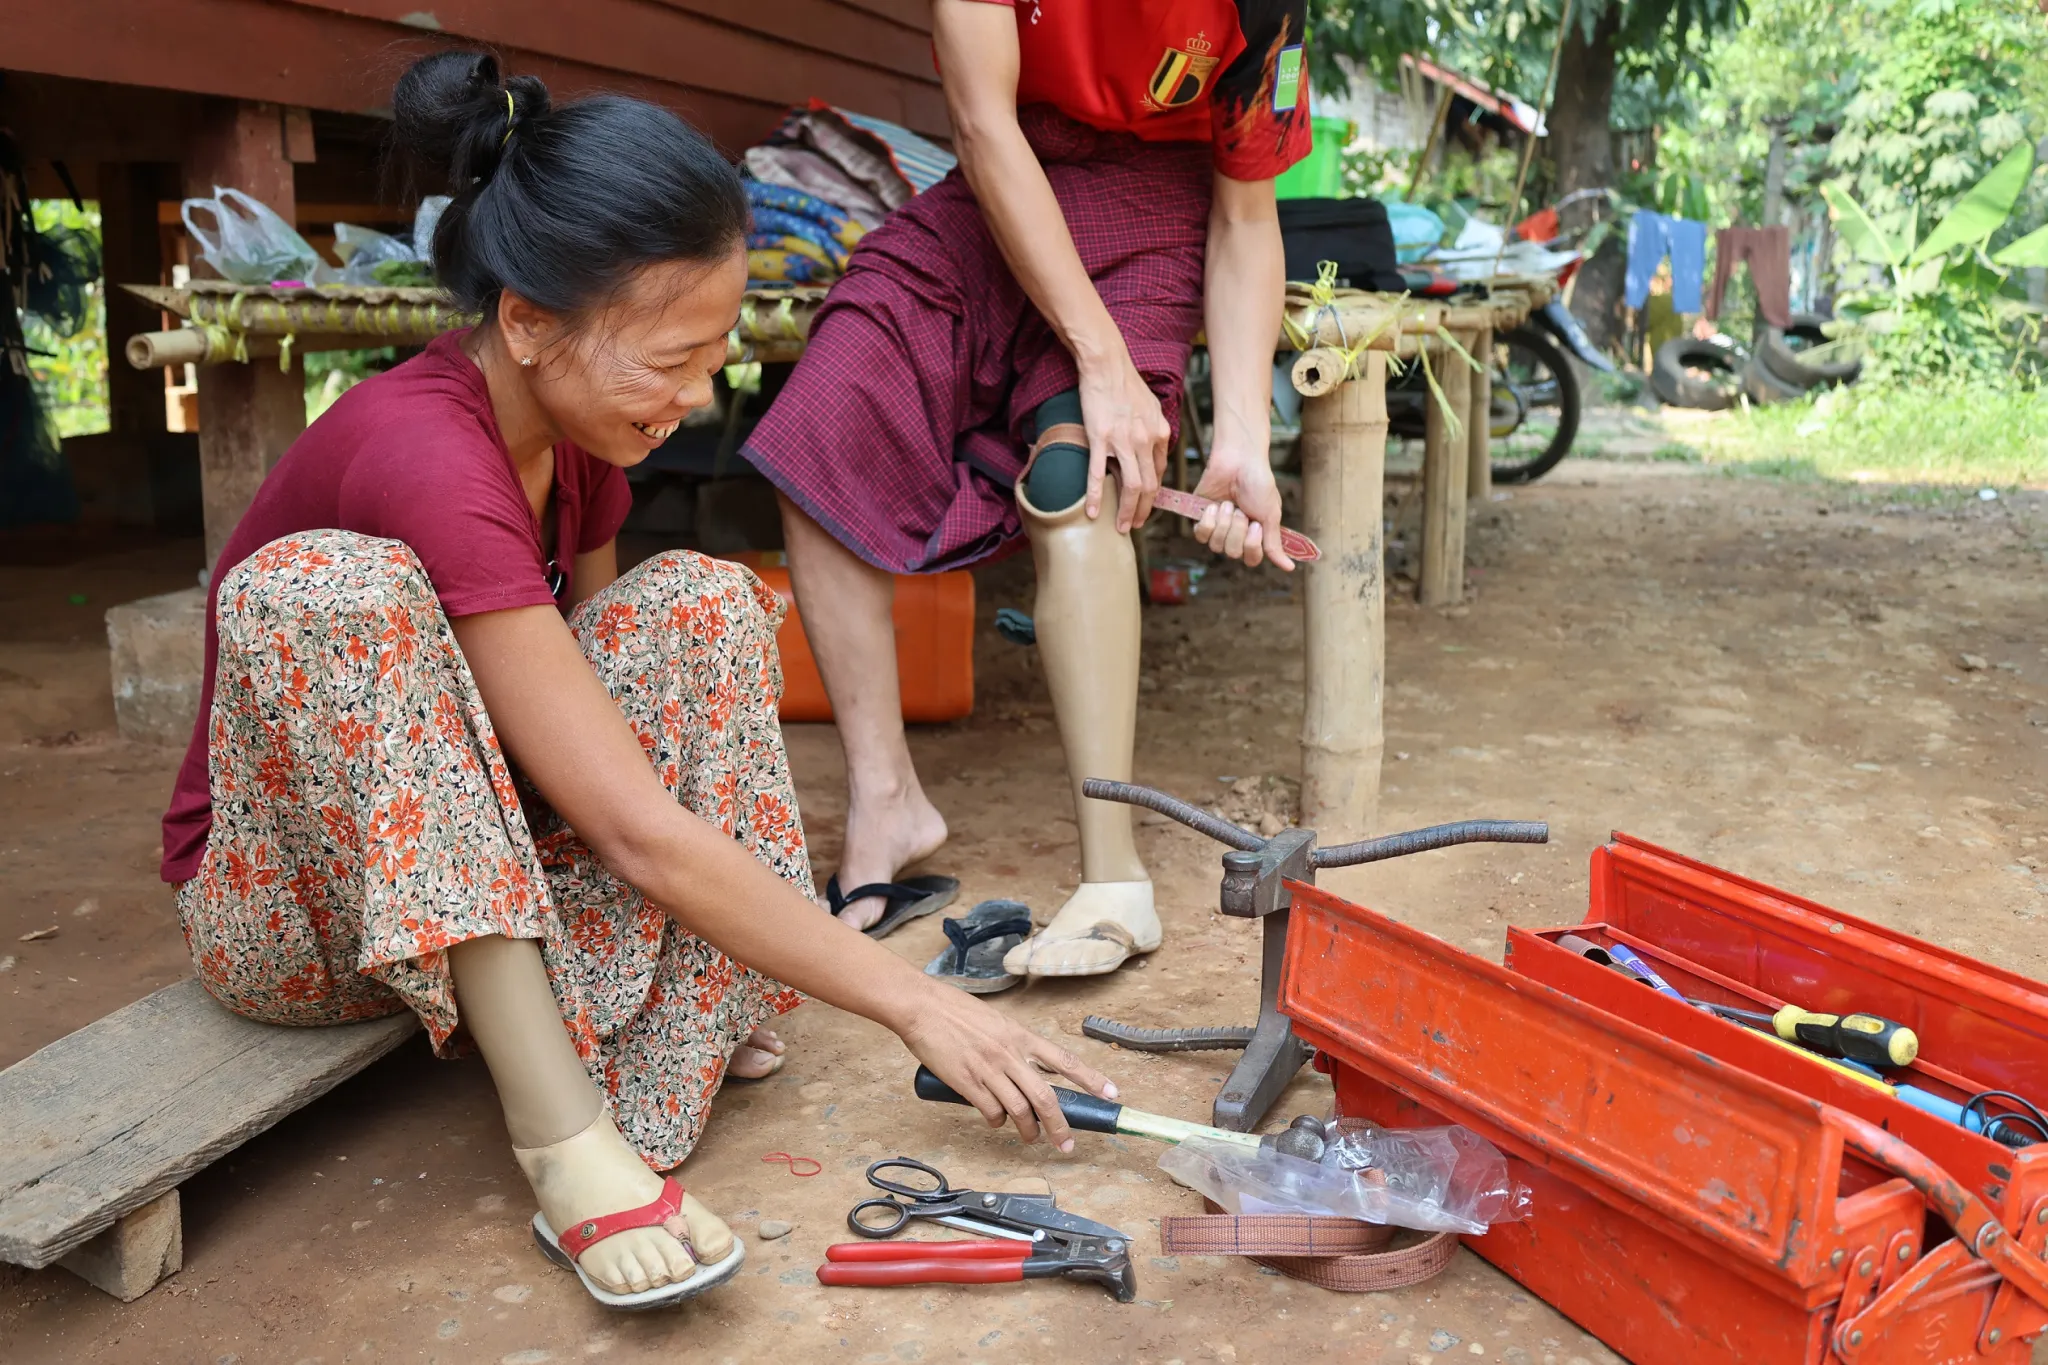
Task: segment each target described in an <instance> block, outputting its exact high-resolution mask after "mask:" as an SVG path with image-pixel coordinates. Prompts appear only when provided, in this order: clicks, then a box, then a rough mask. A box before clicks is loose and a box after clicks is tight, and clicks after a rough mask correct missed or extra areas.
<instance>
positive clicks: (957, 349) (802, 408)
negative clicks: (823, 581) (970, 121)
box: [745, 106, 1211, 573]
mask: <svg viewBox="0 0 2048 1365" xmlns="http://www.w3.org/2000/svg"><path fill="white" fill-rule="evenodd" d="M1019 120H1020V122H1021V123H1022V125H1023V128H1024V132H1025V136H1026V137H1027V138H1029V139H1030V142H1031V145H1032V148H1033V149H1034V150H1035V151H1036V152H1037V153H1038V158H1039V161H1040V163H1041V164H1042V165H1043V166H1044V167H1045V173H1046V178H1047V179H1048V180H1050V181H1051V182H1052V189H1053V194H1054V195H1055V196H1056V197H1057V198H1058V200H1059V205H1060V210H1061V212H1062V213H1063V214H1064V215H1065V217H1066V220H1067V230H1068V231H1069V232H1070V233H1072V235H1073V238H1074V245H1075V247H1076V248H1078V249H1079V251H1080V255H1081V263H1082V264H1083V265H1084V266H1086V267H1087V270H1088V275H1089V278H1090V279H1092V280H1094V281H1095V288H1096V291H1097V292H1098V293H1100V294H1101V296H1102V301H1103V303H1104V304H1105V305H1106V306H1107V307H1108V309H1109V315H1110V317H1111V318H1113V319H1114V320H1115V321H1116V325H1117V328H1118V330H1120V331H1121V332H1122V333H1123V338H1124V344H1125V345H1126V346H1128V347H1129V348H1130V352H1131V360H1132V362H1133V363H1134V364H1135V365H1136V366H1137V369H1138V373H1139V374H1141V375H1143V376H1144V377H1145V381H1146V382H1147V383H1148V384H1150V385H1151V387H1152V391H1153V392H1154V393H1156V394H1157V395H1158V396H1159V403H1160V407H1161V408H1162V409H1163V410H1164V412H1165V414H1166V419H1167V421H1168V422H1169V423H1170V424H1172V425H1173V426H1174V427H1175V428H1176V430H1177V429H1178V427H1179V417H1180V396H1181V383H1182V378H1183V374H1184V372H1185V370H1186V368H1187V360H1188V350H1189V347H1190V345H1191V343H1192V342H1193V340H1194V336H1195V333H1196V332H1197V331H1199V330H1200V328H1201V324H1202V260H1203V255H1204V248H1205V245H1206V242H1207V238H1208V218H1209V193H1210V184H1211V181H1210V175H1211V171H1210V165H1211V162H1210V151H1209V147H1208V144H1206V143H1189V142H1144V141H1142V140H1140V139H1138V138H1136V137H1133V136H1132V135H1130V134H1128V133H1105V132H1100V131H1098V130H1096V129H1093V128H1089V127H1087V126H1085V125H1083V124H1080V123H1076V122H1074V121H1073V120H1071V119H1068V118H1066V117H1065V116H1063V115H1061V114H1059V113H1057V112H1055V111H1054V110H1052V109H1051V108H1049V107H1044V106H1033V107H1031V108H1027V109H1025V110H1022V111H1021V112H1020V114H1019ZM1077 382H1078V380H1077V377H1076V373H1075V369H1074V361H1073V357H1072V356H1070V355H1069V354H1068V353H1067V350H1066V348H1065V347H1064V346H1062V345H1061V344H1060V342H1059V339H1058V338H1057V337H1056V336H1055V335H1054V334H1053V332H1052V329H1051V328H1050V327H1049V326H1048V325H1047V324H1046V322H1045V319H1044V318H1043V317H1042V316H1040V314H1039V312H1038V309H1037V308H1036V306H1034V305H1033V304H1032V302H1031V300H1030V299H1029V298H1028V297H1026V295H1025V293H1024V290H1023V288H1022V287H1021V286H1020V285H1018V283H1017V281H1016V279H1015V277H1014V276H1012V275H1011V273H1010V268H1009V265H1008V264H1007V263H1006V262H1005V261H1004V260H1003V256H1002V252H1001V250H1000V249H999V248H998V247H997V246H996V243H995V239H994V237H993V236H991V235H990V233H989V229H988V224H987V223H986V222H985V221H984V220H983V218H982V215H981V209H980V206H979V205H977V204H976V203H975V200H974V192H973V191H972V190H970V189H969V188H968V187H967V182H966V180H964V179H963V178H962V177H961V175H960V173H959V171H957V170H955V171H953V172H952V173H951V174H949V175H947V176H946V178H945V179H944V180H941V181H940V182H939V183H938V184H937V185H934V186H933V187H932V188H931V189H929V190H927V191H925V192H924V193H923V194H920V195H918V196H917V197H916V198H914V199H912V200H911V201H910V202H909V203H907V204H905V205H904V206H903V207H902V208H900V209H897V210H896V211H895V212H894V213H892V214H890V215H889V218H888V220H887V221H886V222H884V223H883V224H882V226H880V227H879V228H877V229H875V230H874V231H873V232H870V233H869V234H868V235H867V236H866V237H864V238H863V239H862V240H861V243H860V246H859V247H858V248H857V249H856V250H855V251H854V253H853V259H852V261H851V263H850V264H849V265H848V267H847V272H846V275H845V277H844V278H843V279H841V280H840V281H839V283H838V284H836V285H834V286H833V288H832V292H831V294H830V295H829V296H828V297H827V298H826V299H825V302H824V303H823V304H822V305H821V306H820V307H819V309H818V314H817V317H816V318H815V319H814V320H813V322H812V324H811V332H810V339H809V341H808V343H807V344H806V346H805V348H804V354H803V358H802V359H801V360H799V361H798V362H797V365H796V369H795V371H794V372H793V373H792V374H791V375H790V377H789V382H788V383H787V384H785V385H784V386H783V389H782V392H781V393H780V394H779V395H778V396H777V397H776V399H775V402H774V403H773V405H772V406H770V408H769V409H768V412H767V413H766V414H765V415H764V416H763V417H762V418H761V421H760V423H759V425H757V426H756V427H755V428H754V431H753V434H752V435H751V436H750V437H749V438H748V439H747V443H746V446H745V455H746V458H747V459H748V460H749V461H750V462H751V463H752V464H753V465H754V467H755V468H757V469H759V470H760V471H761V472H762V473H763V474H765V475H767V476H768V478H769V479H770V480H772V481H773V482H774V484H775V486H776V487H777V488H779V489H781V490H782V492H783V493H784V494H786V495H787V496H788V497H789V498H790V499H791V500H792V501H794V502H795V503H796V504H797V505H798V506H799V507H801V508H803V510H804V511H805V512H807V513H808V514H809V515H810V516H811V518H812V519H813V520H815V521H816V522H817V523H818V524H819V525H820V526H822V527H824V528H825V530H826V531H827V532H829V533H830V534H831V535H832V536H833V537H834V538H835V539H837V540H838V541H839V542H840V543H841V544H843V545H845V546H846V547H847V548H848V549H850V550H852V551H853V552H854V553H855V554H857V555H859V556H860V557H861V558H862V559H864V560H866V561H867V562H868V563H870V564H872V565H874V566H875V567H877V568H880V569H886V570H888V571H890V572H892V573H937V572H939V571H941V570H945V569H957V568H962V567H964V566H966V565H969V564H973V563H975V562H977V561H979V560H983V559H987V558H990V557H991V556H994V555H998V554H1002V553H1005V552H1007V551H1009V550H1011V549H1014V548H1015V547H1016V546H1017V545H1018V544H1019V543H1021V541H1022V540H1023V536H1024V528H1023V523H1022V521H1021V520H1020V519H1019V517H1018V514H1017V505H1016V501H1015V498H1014V496H1013V493H1012V487H1013V485H1014V484H1015V483H1016V481H1017V477H1018V475H1019V474H1021V473H1022V472H1023V468H1024V456H1025V452H1026V450H1027V448H1028V445H1029V441H1028V439H1027V438H1028V435H1029V433H1030V432H1031V430H1032V413H1033V411H1034V410H1035V409H1036V408H1037V407H1038V405H1039V404H1040V403H1042V402H1044V401H1045V400H1046V399H1047V398H1050V397H1051V396H1052V395H1054V394H1056V393H1059V392H1061V391H1062V390H1065V389H1071V388H1073V387H1074V386H1075V384H1076V383H1077Z"/></svg>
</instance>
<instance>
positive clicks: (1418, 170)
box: [1402, 81, 1451, 204]
mask: <svg viewBox="0 0 2048 1365" xmlns="http://www.w3.org/2000/svg"><path fill="white" fill-rule="evenodd" d="M1450 113H1451V86H1450V83H1449V82H1448V81H1446V82H1445V83H1444V92H1443V94H1441V95H1439V96H1438V97H1437V101H1436V117H1434V118H1432V119H1431V120H1430V121H1429V137H1428V138H1427V139H1425V140H1424V142H1423V144H1422V155H1421V156H1420V157H1418V158H1417V159H1416V162H1415V174H1413V175H1411V176H1409V177H1408V193H1407V194H1405V195H1403V196H1402V198H1404V199H1405V200H1407V201H1408V202H1409V203H1411V204H1412V203H1414V202H1415V191H1416V190H1418V189H1420V188H1422V177H1423V176H1424V175H1425V174H1427V173H1428V171H1429V158H1430V156H1431V155H1432V154H1434V153H1435V151H1436V143H1437V139H1438V138H1440V137H1442V136H1443V134H1444V123H1445V121H1446V120H1447V119H1448V118H1449V117H1450Z"/></svg>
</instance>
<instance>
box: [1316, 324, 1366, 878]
mask: <svg viewBox="0 0 2048 1365" xmlns="http://www.w3.org/2000/svg"><path fill="white" fill-rule="evenodd" d="M1358 363H1359V367H1360V370H1361V373H1360V375H1359V377H1358V378H1356V379H1352V380H1348V381H1346V382H1344V383H1340V384H1338V385H1337V386H1336V387H1335V388H1334V389H1333V390H1332V391H1331V392H1329V393H1327V394H1324V395H1322V396H1321V397H1316V398H1309V399H1306V400H1305V401H1304V402H1303V404H1302V412H1301V477H1302V502H1303V512H1304V518H1303V520H1304V526H1303V529H1304V530H1306V531H1307V532H1308V534H1309V537H1310V538H1311V539H1313V540H1314V541H1315V542H1316V544H1317V545H1319V546H1320V547H1321V548H1322V552H1323V558H1322V560H1321V562H1320V563H1318V564H1316V565H1315V566H1314V567H1313V568H1311V569H1309V570H1308V571H1307V573H1306V577H1305V579H1304V582H1303V585H1302V597H1303V604H1304V625H1305V630H1304V641H1303V653H1304V655H1305V666H1304V670H1303V677H1304V690H1305V694H1306V695H1305V697H1304V703H1303V706H1302V719H1301V820H1300V824H1301V826H1302V827H1303V828H1305V829H1313V830H1317V831H1319V832H1321V834H1322V835H1323V837H1324V838H1325V839H1327V840H1329V841H1330V842H1332V843H1335V842H1338V841H1341V840H1344V839H1356V838H1363V837H1365V836H1366V835H1368V834H1370V833H1371V832H1372V830H1373V829H1374V828H1375V821H1376V818H1377V816H1378V807H1379V792H1380V758H1381V751H1382V749H1383V747H1384V743H1385V736H1384V731H1383V729H1382V726H1381V717H1380V703H1381V691H1382V678H1383V675H1384V673H1385V667H1386V597H1385V579H1384V574H1383V572H1382V566H1383V563H1384V545H1383V537H1382V534H1381V524H1382V518H1383V516H1384V511H1383V507H1382V491H1383V488H1384V482H1385V480H1384V475H1385V469H1386V454H1387V392H1386V390H1387V358H1386V355H1385V353H1383V352H1380V351H1367V352H1366V353H1365V354H1364V355H1363V356H1361V357H1360V358H1359V362H1358Z"/></svg>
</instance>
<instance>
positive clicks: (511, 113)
mask: <svg viewBox="0 0 2048 1365" xmlns="http://www.w3.org/2000/svg"><path fill="white" fill-rule="evenodd" d="M518 121H519V106H518V105H516V104H514V103H513V102H512V92H511V91H510V90H507V91H506V92H505V136H503V137H502V138H499V139H498V150H499V151H501V152H502V151H504V150H505V144H506V143H508V142H510V141H511V140H512V125H513V124H515V123H517V122H518Z"/></svg>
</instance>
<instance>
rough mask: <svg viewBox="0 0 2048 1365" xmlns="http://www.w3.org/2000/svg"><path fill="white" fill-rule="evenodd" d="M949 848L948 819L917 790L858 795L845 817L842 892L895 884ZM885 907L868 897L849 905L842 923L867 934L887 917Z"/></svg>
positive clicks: (883, 904) (855, 796) (840, 868)
mask: <svg viewBox="0 0 2048 1365" xmlns="http://www.w3.org/2000/svg"><path fill="white" fill-rule="evenodd" d="M945 843H946V818H945V817H944V816H942V815H940V814H939V811H938V807H936V806H934V805H933V804H932V803H931V802H929V801H927V800H925V795H924V791H923V789H922V788H919V787H917V786H915V785H913V786H912V787H911V788H910V789H909V790H908V791H902V792H897V793H893V794H889V795H872V796H869V795H863V794H862V793H860V792H855V793H854V794H853V799H852V801H851V803H850V804H849V806H848V808H847V812H846V846H845V848H844V849H842V850H841V851H840V855H839V886H840V889H841V890H844V891H851V890H853V888H855V887H856V886H866V885H868V884H869V883H870V882H888V881H894V880H895V879H896V877H897V875H898V874H899V873H901V872H902V871H903V869H904V868H906V867H909V866H911V865H912V864H914V863H919V862H922V861H923V860H924V859H926V858H929V857H931V856H932V854H934V853H937V852H938V851H939V850H940V849H941V848H943V847H944V846H945ZM885 908H886V902H884V901H883V900H882V898H881V897H880V896H868V897H866V898H865V899H863V900H857V901H853V902H852V903H850V904H849V905H848V906H847V907H846V910H845V912H844V913H842V914H841V915H840V916H839V918H840V919H842V920H844V921H846V922H847V923H848V924H850V925H852V926H853V927H854V928H856V929H865V928H867V927H868V926H869V925H871V924H873V923H874V922H875V921H876V920H878V919H880V918H881V917H882V911H883V910H884V909H885Z"/></svg>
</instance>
